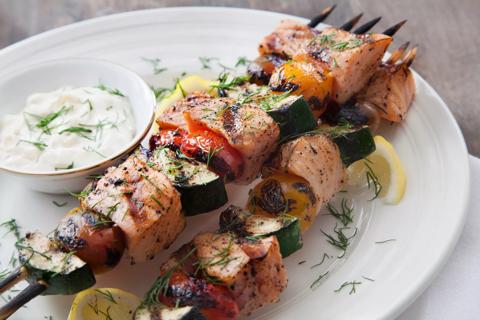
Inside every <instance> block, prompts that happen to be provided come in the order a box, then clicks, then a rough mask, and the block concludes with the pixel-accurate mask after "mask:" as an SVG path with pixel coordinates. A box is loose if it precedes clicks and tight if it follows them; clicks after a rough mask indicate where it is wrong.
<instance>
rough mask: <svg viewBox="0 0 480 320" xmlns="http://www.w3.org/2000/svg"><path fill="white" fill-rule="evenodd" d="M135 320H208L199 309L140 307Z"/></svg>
mask: <svg viewBox="0 0 480 320" xmlns="http://www.w3.org/2000/svg"><path fill="white" fill-rule="evenodd" d="M133 319H134V320H207V318H205V317H204V316H203V315H202V313H201V312H200V310H199V309H198V308H197V307H190V306H186V307H179V308H168V307H161V306H140V307H139V308H138V309H137V310H136V311H135V315H134V318H133Z"/></svg>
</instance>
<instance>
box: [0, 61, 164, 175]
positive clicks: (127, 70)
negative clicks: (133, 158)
mask: <svg viewBox="0 0 480 320" xmlns="http://www.w3.org/2000/svg"><path fill="white" fill-rule="evenodd" d="M80 62H81V63H92V64H95V63H96V64H103V65H109V66H110V67H113V68H117V69H119V70H121V72H124V73H128V74H130V76H131V77H132V78H133V79H134V81H136V82H139V83H140V85H141V86H142V87H143V88H144V89H147V90H146V92H147V91H148V92H150V94H149V96H150V100H151V102H152V103H151V104H152V107H151V111H150V113H151V115H150V119H149V121H148V122H147V124H146V125H145V127H144V128H143V129H141V128H137V134H136V135H135V137H134V138H133V139H132V141H131V142H130V143H129V144H128V145H126V146H125V147H124V148H122V150H120V151H118V152H117V153H115V154H113V155H111V156H109V157H107V158H105V159H102V160H101V161H99V162H95V163H92V164H90V165H85V166H83V167H78V168H73V169H67V170H58V171H28V170H22V169H14V168H11V167H7V166H4V165H2V164H1V163H0V173H1V172H7V173H11V174H17V175H23V176H37V177H38V176H40V177H59V176H67V175H77V174H81V173H84V172H86V171H91V170H92V169H97V168H100V167H102V166H104V165H105V164H106V163H109V162H111V161H114V160H115V159H117V158H118V157H120V156H122V155H123V154H125V153H129V152H131V151H133V150H134V149H135V148H136V147H137V146H138V145H139V144H140V143H141V141H142V140H143V139H144V138H145V136H146V135H147V134H148V132H149V131H150V129H151V128H152V125H153V122H154V120H155V108H156V104H157V100H156V98H155V94H154V93H153V91H152V90H151V88H150V86H149V85H148V84H147V82H146V81H145V80H144V79H143V78H142V77H141V76H140V75H139V74H137V73H136V72H135V71H133V70H131V69H130V68H127V67H125V66H123V65H121V64H119V63H115V62H112V61H109V60H105V59H97V58H62V59H55V60H46V61H42V62H39V63H34V64H31V65H28V66H22V67H18V68H15V69H13V70H12V71H11V72H9V73H8V76H9V77H13V76H14V75H18V74H21V73H25V72H28V71H29V70H32V69H35V68H41V67H45V66H49V65H54V64H62V63H80ZM146 100H148V99H146ZM149 104H150V103H148V104H147V105H149ZM133 109H134V108H132V111H133V112H134V110H133Z"/></svg>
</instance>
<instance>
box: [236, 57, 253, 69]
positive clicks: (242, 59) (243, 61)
mask: <svg viewBox="0 0 480 320" xmlns="http://www.w3.org/2000/svg"><path fill="white" fill-rule="evenodd" d="M249 62H250V60H248V59H247V57H245V56H241V57H238V59H237V63H235V67H239V66H245V65H247V63H249Z"/></svg>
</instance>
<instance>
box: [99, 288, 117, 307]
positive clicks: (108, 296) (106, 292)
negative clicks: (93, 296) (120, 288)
mask: <svg viewBox="0 0 480 320" xmlns="http://www.w3.org/2000/svg"><path fill="white" fill-rule="evenodd" d="M95 292H98V293H99V294H101V295H102V296H104V297H105V299H107V300H108V301H110V302H113V303H115V304H118V302H117V301H116V300H115V298H114V296H113V294H112V293H111V292H110V290H100V289H95Z"/></svg>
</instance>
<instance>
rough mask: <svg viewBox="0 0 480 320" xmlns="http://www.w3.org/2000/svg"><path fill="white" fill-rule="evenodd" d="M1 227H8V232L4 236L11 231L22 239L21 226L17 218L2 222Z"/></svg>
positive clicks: (17, 237) (18, 238)
mask: <svg viewBox="0 0 480 320" xmlns="http://www.w3.org/2000/svg"><path fill="white" fill-rule="evenodd" d="M0 227H4V228H5V229H7V233H5V234H4V235H3V237H5V236H6V235H7V234H9V233H13V235H14V236H15V238H16V239H17V241H18V240H20V226H19V225H18V224H17V220H16V219H13V218H12V219H9V220H7V221H5V222H3V223H2V224H0Z"/></svg>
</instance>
